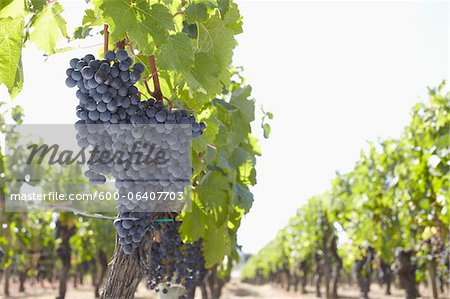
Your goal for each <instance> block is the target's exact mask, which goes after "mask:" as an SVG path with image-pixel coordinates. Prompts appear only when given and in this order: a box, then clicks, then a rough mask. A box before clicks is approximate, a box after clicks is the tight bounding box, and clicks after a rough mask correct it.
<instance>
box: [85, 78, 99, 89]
mask: <svg viewBox="0 0 450 299" xmlns="http://www.w3.org/2000/svg"><path fill="white" fill-rule="evenodd" d="M97 86H98V83H97V82H96V81H95V80H94V78H92V79H89V80H88V81H87V86H86V88H87V89H94V88H97Z"/></svg>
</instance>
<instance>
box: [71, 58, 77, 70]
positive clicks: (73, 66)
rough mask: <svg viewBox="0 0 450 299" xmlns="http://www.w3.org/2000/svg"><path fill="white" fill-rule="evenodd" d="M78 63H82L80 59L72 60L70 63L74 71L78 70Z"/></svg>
mask: <svg viewBox="0 0 450 299" xmlns="http://www.w3.org/2000/svg"><path fill="white" fill-rule="evenodd" d="M78 61H80V59H78V58H72V59H71V60H70V62H69V64H70V67H71V68H73V69H76V68H77V63H78Z"/></svg>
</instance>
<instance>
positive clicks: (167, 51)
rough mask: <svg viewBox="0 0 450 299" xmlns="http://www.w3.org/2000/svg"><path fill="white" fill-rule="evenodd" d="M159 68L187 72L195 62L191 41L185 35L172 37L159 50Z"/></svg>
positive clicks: (180, 34) (178, 34)
mask: <svg viewBox="0 0 450 299" xmlns="http://www.w3.org/2000/svg"><path fill="white" fill-rule="evenodd" d="M157 62H158V66H159V67H160V68H162V69H166V70H174V71H180V72H186V71H187V70H188V69H189V68H190V67H191V65H192V63H193V62H194V48H193V46H192V42H191V39H190V38H189V36H187V35H186V34H184V33H177V34H176V35H171V36H169V38H168V39H167V41H166V42H165V43H164V44H162V45H161V46H160V47H159V49H158V56H157Z"/></svg>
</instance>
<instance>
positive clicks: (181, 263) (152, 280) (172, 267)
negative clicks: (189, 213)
mask: <svg viewBox="0 0 450 299" xmlns="http://www.w3.org/2000/svg"><path fill="white" fill-rule="evenodd" d="M180 225H181V223H180V222H177V221H173V222H164V223H160V222H156V223H155V230H156V233H155V239H156V241H155V242H153V243H152V246H151V250H150V256H149V259H150V265H149V269H147V270H146V271H145V274H146V275H147V286H148V288H150V289H152V290H155V291H156V292H160V291H161V292H163V293H164V294H166V293H167V292H168V288H170V287H171V286H172V285H182V286H183V287H184V288H185V289H186V294H190V293H192V292H193V291H194V290H195V288H196V286H197V285H199V283H200V282H201V281H202V280H203V279H204V277H205V275H206V270H205V261H204V258H203V255H202V252H201V244H202V240H201V239H200V240H198V241H196V242H194V243H192V244H184V243H183V242H182V240H181V238H180V234H179V232H178V229H179V226H180ZM185 298H187V297H186V296H185V295H182V296H180V299H185Z"/></svg>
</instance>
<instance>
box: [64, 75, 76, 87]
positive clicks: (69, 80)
mask: <svg viewBox="0 0 450 299" xmlns="http://www.w3.org/2000/svg"><path fill="white" fill-rule="evenodd" d="M66 85H67V87H71V88H72V87H75V86H77V81H75V80H74V79H72V77H69V78H67V79H66Z"/></svg>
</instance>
